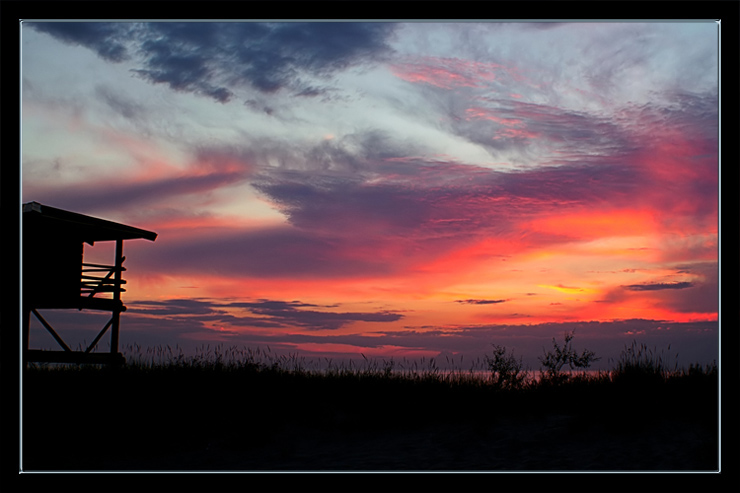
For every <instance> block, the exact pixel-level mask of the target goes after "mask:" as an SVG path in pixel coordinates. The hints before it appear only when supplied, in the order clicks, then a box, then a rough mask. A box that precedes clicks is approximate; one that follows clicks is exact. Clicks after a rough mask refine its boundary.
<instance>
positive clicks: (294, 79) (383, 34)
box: [29, 22, 394, 103]
mask: <svg viewBox="0 0 740 493" xmlns="http://www.w3.org/2000/svg"><path fill="white" fill-rule="evenodd" d="M29 25H30V26H31V27H33V28H34V29H37V30H39V31H41V32H45V33H47V34H50V35H52V36H54V37H56V38H58V39H60V40H62V41H64V42H66V43H72V44H78V45H81V46H84V47H86V48H89V49H91V50H93V51H95V52H96V53H97V54H98V55H100V56H101V57H103V58H105V59H106V60H109V61H113V62H123V61H127V60H130V59H131V60H132V61H133V64H134V68H132V69H131V70H132V71H133V72H134V73H135V74H137V75H138V76H139V77H141V78H142V79H144V80H147V81H149V82H152V83H155V84H165V85H167V86H168V87H170V88H172V89H174V90H176V91H185V92H193V93H196V94H202V95H204V96H207V97H210V98H212V99H214V100H216V101H218V102H221V103H225V102H228V101H229V100H231V99H233V98H234V96H235V94H234V90H237V89H239V88H240V87H241V86H243V85H247V86H251V87H253V88H255V89H257V90H258V91H261V92H264V93H273V92H276V91H279V90H281V89H289V90H291V92H293V93H294V94H296V95H301V96H307V95H319V94H321V93H322V92H323V91H324V88H317V87H315V86H313V84H314V83H318V84H325V83H326V82H330V80H329V79H330V77H331V75H332V74H333V73H335V72H336V71H338V70H344V69H347V68H348V67H353V66H361V65H363V64H366V63H372V62H377V61H379V60H381V59H382V58H383V57H384V56H386V55H387V54H388V53H389V52H390V51H391V49H390V47H389V45H388V44H387V40H388V37H389V36H390V35H391V33H392V32H393V29H394V27H393V26H394V25H393V24H388V23H346V22H308V23H301V22H298V23H285V24H275V23H250V22H234V23H231V22H229V23H213V22H187V23H178V22H151V23H143V24H142V23H105V22H101V23H77V22H70V23H41V22H39V23H36V22H34V23H29ZM317 81H318V82H317Z"/></svg>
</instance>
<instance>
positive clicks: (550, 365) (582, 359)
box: [539, 330, 601, 384]
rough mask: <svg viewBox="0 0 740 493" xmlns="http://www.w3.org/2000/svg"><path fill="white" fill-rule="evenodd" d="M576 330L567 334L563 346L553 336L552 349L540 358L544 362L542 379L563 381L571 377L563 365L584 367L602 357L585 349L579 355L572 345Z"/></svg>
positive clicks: (572, 368)
mask: <svg viewBox="0 0 740 493" xmlns="http://www.w3.org/2000/svg"><path fill="white" fill-rule="evenodd" d="M575 332H576V331H575V330H572V331H571V332H569V333H566V334H565V342H564V343H563V345H562V346H561V345H560V344H558V342H557V341H556V340H555V338H554V337H553V338H552V346H553V347H552V349H551V350H550V351H545V354H544V355H543V356H540V358H539V360H540V363H542V368H541V372H542V380H543V381H544V382H547V383H555V384H558V383H562V382H564V381H566V380H568V379H569V378H570V375H569V374H568V373H566V372H565V371H563V367H564V366H565V365H568V368H569V369H571V370H575V369H583V370H585V369H586V368H588V367H590V366H591V363H593V362H594V361H598V360H600V359H601V358H597V357H596V353H594V352H593V351H590V350H588V349H584V350H583V352H582V353H581V354H580V355H579V354H578V353H577V352H576V351H575V350H574V349H573V347H572V345H571V341H572V340H573V338H574V337H575Z"/></svg>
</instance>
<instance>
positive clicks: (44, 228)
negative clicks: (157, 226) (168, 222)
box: [23, 202, 157, 244]
mask: <svg viewBox="0 0 740 493" xmlns="http://www.w3.org/2000/svg"><path fill="white" fill-rule="evenodd" d="M23 228H24V231H27V232H28V231H30V232H33V233H34V234H45V235H46V234H48V235H56V234H59V235H61V236H63V237H64V238H70V237H72V238H74V239H77V240H79V241H82V242H86V243H89V244H92V243H93V242H95V241H113V240H134V239H138V238H143V239H146V240H149V241H154V240H155V239H156V238H157V233H154V232H153V231H147V230H145V229H139V228H134V227H133V226H127V225H125V224H120V223H116V222H113V221H108V220H105V219H99V218H97V217H92V216H86V215H84V214H79V213H76V212H70V211H65V210H63V209H57V208H56V207H50V206H48V205H43V204H39V203H38V202H28V203H25V204H23Z"/></svg>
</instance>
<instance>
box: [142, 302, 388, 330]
mask: <svg viewBox="0 0 740 493" xmlns="http://www.w3.org/2000/svg"><path fill="white" fill-rule="evenodd" d="M128 305H129V307H130V308H129V310H128V312H130V313H131V314H137V315H152V316H157V317H166V318H167V319H169V320H175V319H180V320H181V322H185V321H188V320H190V321H197V322H198V323H199V324H201V325H202V326H205V323H215V324H229V325H230V326H232V327H268V328H269V327H274V328H277V327H281V328H303V329H306V330H311V331H313V330H336V329H339V328H341V327H343V326H345V325H347V324H349V323H352V322H395V321H397V320H400V319H401V318H403V315H400V314H397V313H392V312H386V311H383V312H329V311H320V310H310V309H307V308H311V307H318V305H312V304H308V303H302V302H300V301H275V300H258V301H254V302H232V303H216V302H207V301H202V300H188V299H179V300H178V299H175V300H168V301H134V302H130V303H128ZM236 308H240V309H244V310H246V311H248V312H249V313H250V314H251V315H233V314H229V313H228V312H227V310H233V309H236ZM319 308H332V307H319ZM137 325H138V322H137Z"/></svg>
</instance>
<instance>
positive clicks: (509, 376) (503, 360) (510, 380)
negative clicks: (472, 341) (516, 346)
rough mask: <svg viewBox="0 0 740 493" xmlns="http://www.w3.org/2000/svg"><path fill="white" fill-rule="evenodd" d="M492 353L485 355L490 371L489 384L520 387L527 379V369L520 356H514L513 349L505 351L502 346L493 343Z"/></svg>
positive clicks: (497, 386)
mask: <svg viewBox="0 0 740 493" xmlns="http://www.w3.org/2000/svg"><path fill="white" fill-rule="evenodd" d="M492 346H493V355H492V356H486V357H485V359H486V364H487V365H488V370H489V371H490V372H491V384H492V385H493V386H494V387H495V388H498V389H505V390H513V389H520V388H522V387H523V386H524V384H525V383H526V381H527V370H526V369H525V368H524V365H523V363H522V358H521V357H520V358H519V359H518V360H517V359H516V358H515V357H514V353H513V351H512V352H511V353H507V350H506V348H505V347H504V346H499V345H498V344H493V345H492Z"/></svg>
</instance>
